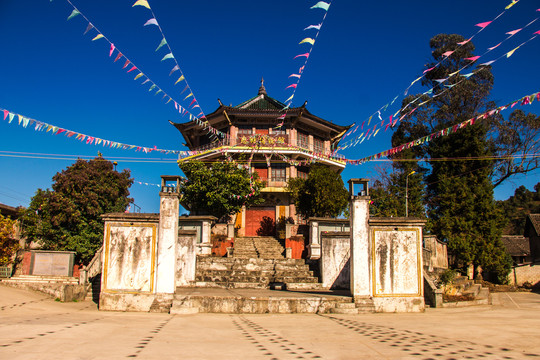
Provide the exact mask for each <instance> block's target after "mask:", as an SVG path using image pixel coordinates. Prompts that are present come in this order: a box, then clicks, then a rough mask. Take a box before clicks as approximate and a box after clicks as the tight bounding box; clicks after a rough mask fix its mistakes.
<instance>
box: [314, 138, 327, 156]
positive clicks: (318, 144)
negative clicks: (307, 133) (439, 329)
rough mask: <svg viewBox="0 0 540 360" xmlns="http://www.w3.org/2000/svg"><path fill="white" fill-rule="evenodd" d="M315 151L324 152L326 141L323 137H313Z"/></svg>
mask: <svg viewBox="0 0 540 360" xmlns="http://www.w3.org/2000/svg"><path fill="white" fill-rule="evenodd" d="M313 151H315V152H319V153H322V152H324V141H322V140H321V139H317V138H313Z"/></svg>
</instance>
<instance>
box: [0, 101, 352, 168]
mask: <svg viewBox="0 0 540 360" xmlns="http://www.w3.org/2000/svg"><path fill="white" fill-rule="evenodd" d="M0 113H2V114H3V120H4V121H7V122H8V123H9V124H12V123H14V124H17V125H19V126H22V127H24V128H28V127H30V128H33V129H34V131H40V132H43V131H44V132H46V133H51V135H64V136H66V137H68V138H72V139H75V140H78V141H80V142H82V143H86V144H87V145H96V146H97V145H102V146H103V147H109V148H112V149H120V150H134V151H141V152H144V153H147V154H149V153H152V152H156V153H162V154H174V155H178V156H179V160H182V158H184V157H188V156H193V155H199V154H201V153H203V152H206V151H208V149H204V150H193V151H191V150H188V151H182V150H169V149H160V148H157V146H154V147H146V146H141V145H132V144H126V143H122V142H117V141H113V140H107V139H103V138H100V137H96V136H91V135H87V134H83V133H80V132H77V131H73V130H69V129H66V128H63V127H60V126H56V125H53V124H49V123H46V122H43V121H39V120H36V119H33V118H30V117H28V116H25V115H21V114H18V113H15V112H12V111H9V110H7V109H5V108H2V107H0ZM14 120H16V121H15V122H14ZM263 142H264V144H263ZM272 144H273V145H274V146H276V147H278V146H279V147H281V148H283V147H287V148H292V149H294V150H297V151H302V152H304V153H307V154H313V155H314V156H315V157H318V158H325V159H331V160H335V161H343V157H341V156H339V155H336V154H334V155H331V154H323V153H319V152H313V151H310V150H307V149H303V148H299V147H297V146H293V145H290V144H286V143H285V142H276V139H275V138H273V137H270V136H268V135H263V134H257V136H256V137H254V140H253V141H252V140H251V139H248V138H246V139H245V140H242V139H241V141H240V143H239V144H238V145H237V146H243V147H251V148H253V149H256V148H257V147H260V146H261V145H263V146H265V147H268V146H272ZM223 146H225V143H224V144H223ZM222 148H223V149H224V147H222ZM224 151H225V150H224Z"/></svg>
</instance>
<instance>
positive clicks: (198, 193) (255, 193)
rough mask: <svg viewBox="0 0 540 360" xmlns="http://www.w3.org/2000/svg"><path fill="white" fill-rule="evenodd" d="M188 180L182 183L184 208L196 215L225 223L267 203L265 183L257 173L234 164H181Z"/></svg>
mask: <svg viewBox="0 0 540 360" xmlns="http://www.w3.org/2000/svg"><path fill="white" fill-rule="evenodd" d="M180 169H181V170H182V172H183V173H184V174H185V176H186V178H187V180H186V181H184V182H183V183H182V184H181V187H180V193H181V194H182V205H184V206H186V207H187V208H188V210H190V211H191V213H192V214H198V215H203V214H204V215H213V216H215V217H217V218H218V219H221V220H226V219H227V218H228V217H230V216H232V215H234V214H236V213H238V212H239V211H240V210H241V209H242V206H243V205H246V206H247V207H249V206H252V205H256V204H260V203H262V202H263V199H262V197H261V196H260V193H261V188H262V187H263V185H264V184H263V183H262V182H261V181H260V180H259V179H258V176H257V174H256V173H253V174H250V173H249V171H248V169H247V168H245V167H242V166H239V165H238V164H237V163H235V162H232V161H219V162H213V163H211V164H205V163H203V162H200V161H185V162H181V163H180Z"/></svg>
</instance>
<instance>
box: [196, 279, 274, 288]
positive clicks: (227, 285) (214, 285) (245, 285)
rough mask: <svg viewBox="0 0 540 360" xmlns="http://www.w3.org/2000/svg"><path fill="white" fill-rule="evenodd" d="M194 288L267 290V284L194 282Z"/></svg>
mask: <svg viewBox="0 0 540 360" xmlns="http://www.w3.org/2000/svg"><path fill="white" fill-rule="evenodd" d="M195 286H196V287H207V288H225V289H267V288H268V284H267V283H246V282H214V281H212V282H205V281H196V282H195Z"/></svg>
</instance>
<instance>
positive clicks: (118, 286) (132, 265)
mask: <svg viewBox="0 0 540 360" xmlns="http://www.w3.org/2000/svg"><path fill="white" fill-rule="evenodd" d="M103 219H104V220H105V234H104V238H103V270H102V274H101V276H102V277H101V294H100V301H99V308H100V310H122V311H125V310H131V311H148V310H149V309H150V305H151V303H152V301H153V297H154V294H153V293H154V292H155V283H156V259H157V253H156V251H157V233H158V223H159V214H107V215H104V216H103ZM150 294H151V295H152V296H151V297H152V301H150V305H148V306H146V305H147V304H146V302H145V301H144V299H146V298H148V297H149V296H140V299H139V298H138V297H137V296H135V295H150Z"/></svg>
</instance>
